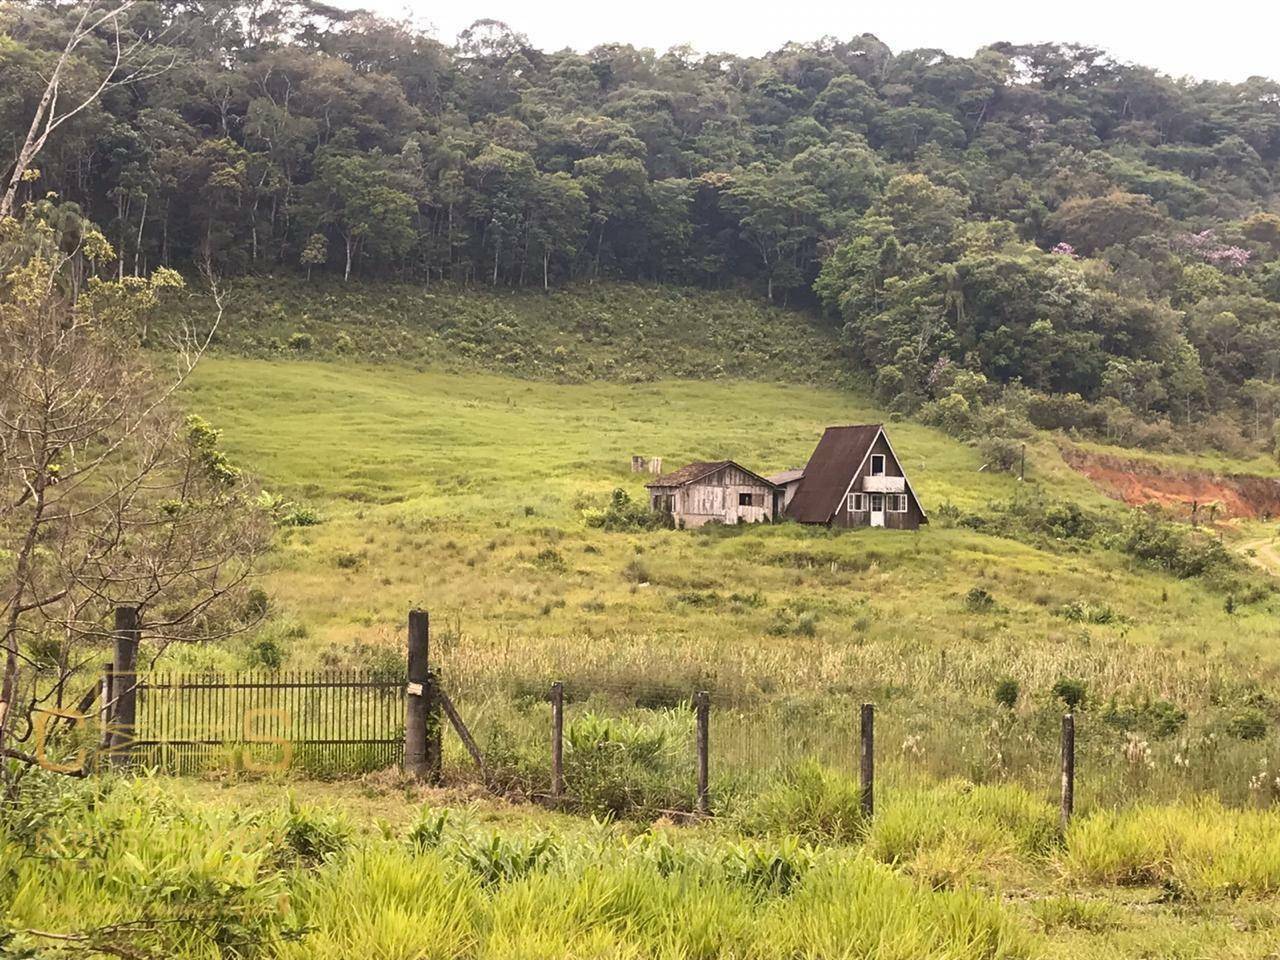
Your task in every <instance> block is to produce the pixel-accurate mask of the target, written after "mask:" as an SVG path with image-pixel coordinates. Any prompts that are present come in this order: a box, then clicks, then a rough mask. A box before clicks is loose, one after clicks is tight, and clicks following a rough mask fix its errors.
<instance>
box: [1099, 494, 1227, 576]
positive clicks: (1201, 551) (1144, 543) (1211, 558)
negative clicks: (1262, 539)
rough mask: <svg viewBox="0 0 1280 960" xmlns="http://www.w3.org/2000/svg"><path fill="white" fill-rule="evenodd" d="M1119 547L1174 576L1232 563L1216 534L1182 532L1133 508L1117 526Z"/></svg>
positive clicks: (1196, 574) (1210, 569)
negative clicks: (1120, 524)
mask: <svg viewBox="0 0 1280 960" xmlns="http://www.w3.org/2000/svg"><path fill="white" fill-rule="evenodd" d="M1118 544H1119V547H1120V549H1122V550H1123V551H1124V552H1125V553H1128V554H1129V555H1130V556H1133V557H1136V558H1138V559H1139V560H1142V561H1143V562H1145V563H1147V564H1150V565H1151V566H1154V567H1160V568H1162V569H1164V570H1168V571H1169V572H1170V573H1172V574H1174V575H1175V576H1178V577H1183V578H1187V577H1200V576H1204V575H1206V574H1208V573H1212V572H1214V571H1215V570H1217V569H1219V568H1223V567H1230V566H1231V565H1232V559H1231V555H1230V554H1229V553H1228V552H1227V548H1226V547H1224V546H1223V545H1222V542H1221V541H1220V540H1218V539H1217V538H1216V537H1211V536H1206V535H1204V534H1201V533H1189V532H1184V531H1183V530H1181V529H1180V528H1178V527H1176V526H1175V525H1173V524H1171V523H1167V522H1165V521H1162V520H1160V519H1159V518H1158V517H1156V516H1155V515H1154V514H1152V513H1149V512H1146V511H1142V510H1135V511H1133V512H1132V513H1130V514H1129V517H1128V520H1127V521H1126V522H1125V524H1124V525H1123V527H1122V528H1121V530H1120V534H1119V538H1118Z"/></svg>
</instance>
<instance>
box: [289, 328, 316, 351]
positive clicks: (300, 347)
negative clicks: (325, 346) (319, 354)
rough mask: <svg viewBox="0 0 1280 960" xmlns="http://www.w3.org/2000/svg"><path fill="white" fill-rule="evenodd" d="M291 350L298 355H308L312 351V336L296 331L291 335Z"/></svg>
mask: <svg viewBox="0 0 1280 960" xmlns="http://www.w3.org/2000/svg"><path fill="white" fill-rule="evenodd" d="M289 349H290V350H294V351H296V352H298V353H306V352H307V351H308V350H310V349H311V334H309V333H303V332H302V331H300V330H299V331H295V332H293V333H291V334H289Z"/></svg>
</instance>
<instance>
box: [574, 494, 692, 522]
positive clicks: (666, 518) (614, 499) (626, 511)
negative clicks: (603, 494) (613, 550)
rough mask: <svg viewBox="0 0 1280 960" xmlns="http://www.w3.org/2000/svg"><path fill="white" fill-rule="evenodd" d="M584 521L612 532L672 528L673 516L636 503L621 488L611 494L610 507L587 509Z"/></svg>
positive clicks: (584, 511) (584, 513) (583, 513)
mask: <svg viewBox="0 0 1280 960" xmlns="http://www.w3.org/2000/svg"><path fill="white" fill-rule="evenodd" d="M582 519H583V521H584V522H585V523H586V525H587V526H589V527H597V528H599V529H602V530H609V531H612V532H617V531H626V530H653V529H657V528H660V527H670V526H672V519H671V514H669V513H658V512H656V511H653V510H650V509H649V508H648V506H647V505H645V504H643V503H636V502H635V501H633V500H632V499H631V495H630V494H629V493H627V491H625V490H623V489H622V488H621V487H619V488H617V489H615V490H614V491H613V493H612V494H610V496H609V504H608V506H606V507H604V508H603V509H591V508H588V509H585V510H583V511H582Z"/></svg>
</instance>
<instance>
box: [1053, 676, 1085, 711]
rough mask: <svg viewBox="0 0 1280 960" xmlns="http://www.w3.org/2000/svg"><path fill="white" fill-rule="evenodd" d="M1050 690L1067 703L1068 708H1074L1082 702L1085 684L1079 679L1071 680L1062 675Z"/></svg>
mask: <svg viewBox="0 0 1280 960" xmlns="http://www.w3.org/2000/svg"><path fill="white" fill-rule="evenodd" d="M1051 692H1052V693H1053V695H1054V696H1055V697H1057V698H1058V699H1059V700H1061V701H1062V702H1063V703H1064V704H1066V705H1067V709H1068V710H1075V709H1076V708H1077V707H1079V706H1080V705H1081V704H1083V703H1084V698H1085V686H1084V682H1083V681H1081V680H1071V679H1068V678H1066V677H1064V678H1062V679H1061V680H1059V681H1058V682H1057V683H1055V684H1054V685H1053V690H1052V691H1051Z"/></svg>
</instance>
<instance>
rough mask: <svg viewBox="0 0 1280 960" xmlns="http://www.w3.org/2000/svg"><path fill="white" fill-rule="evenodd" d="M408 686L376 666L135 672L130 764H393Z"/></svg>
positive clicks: (311, 767) (336, 767)
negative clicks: (365, 668) (361, 668)
mask: <svg viewBox="0 0 1280 960" xmlns="http://www.w3.org/2000/svg"><path fill="white" fill-rule="evenodd" d="M404 695H405V684H404V679H403V678H402V677H399V676H393V675H388V674H386V673H380V672H376V671H352V670H327V671H313V672H293V673H230V674H223V673H201V674H185V673H146V674H139V675H138V676H137V720H136V725H135V727H134V730H135V733H134V737H133V738H132V750H131V751H130V754H131V760H132V762H133V763H135V764H138V765H141V766H144V767H150V768H155V769H158V770H160V771H162V772H165V773H174V774H190V773H201V772H205V771H215V770H232V771H235V770H246V771H251V772H264V773H269V772H273V771H275V772H283V771H286V770H297V771H299V772H302V773H305V774H306V775H308V776H316V777H325V776H339V775H350V774H359V773H366V772H369V771H371V770H380V769H383V768H385V767H390V766H398V765H399V764H401V763H402V762H403V759H404V719H405V705H404Z"/></svg>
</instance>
